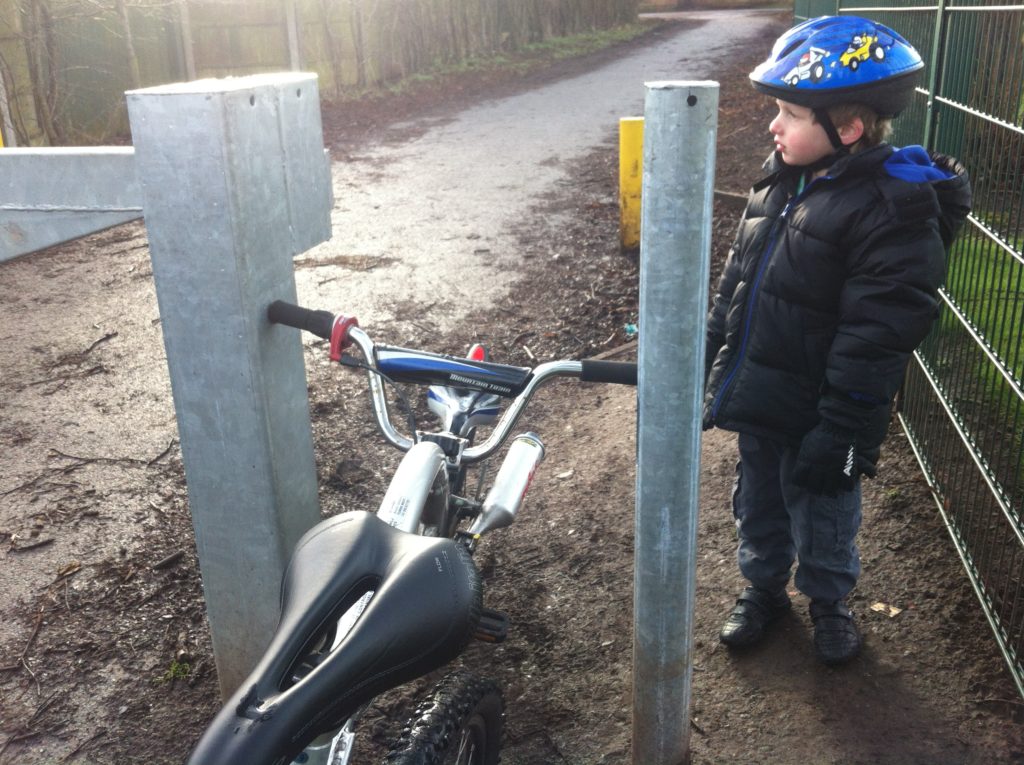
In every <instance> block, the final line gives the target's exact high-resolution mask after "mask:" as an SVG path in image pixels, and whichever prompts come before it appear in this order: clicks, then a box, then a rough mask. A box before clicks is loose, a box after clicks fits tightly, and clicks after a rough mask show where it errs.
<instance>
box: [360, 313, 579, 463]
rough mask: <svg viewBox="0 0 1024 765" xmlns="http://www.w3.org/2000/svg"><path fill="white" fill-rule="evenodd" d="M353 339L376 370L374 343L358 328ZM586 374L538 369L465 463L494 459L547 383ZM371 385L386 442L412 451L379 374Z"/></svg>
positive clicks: (563, 365)
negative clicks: (397, 424)
mask: <svg viewBox="0 0 1024 765" xmlns="http://www.w3.org/2000/svg"><path fill="white" fill-rule="evenodd" d="M348 337H349V339H350V340H351V341H352V342H353V343H355V344H356V345H358V346H359V350H360V351H361V352H362V354H363V357H364V358H365V359H366V363H367V364H368V365H369V366H371V367H373V368H376V366H377V357H376V350H375V345H374V342H373V340H372V339H371V338H370V336H369V335H367V334H366V333H365V332H364V331H363V330H362V329H360V328H359V327H358V326H355V325H352V326H350V327H349V328H348ZM582 371H583V364H582V363H581V362H579V361H549V362H545V363H543V364H540V365H538V366H537V368H536V369H534V370H533V374H532V375H531V376H530V381H529V382H528V383H527V384H526V387H525V388H524V389H523V391H522V393H520V394H519V395H518V396H516V397H515V398H514V399H513V400H512V403H511V404H510V405H509V407H508V408H507V409H506V410H505V413H504V414H503V415H502V417H501V419H500V420H498V423H497V424H496V425H495V426H494V430H493V431H491V435H490V437H488V439H487V440H486V441H484V442H483V443H482V444H480V445H479V446H472V447H470V448H468V449H466V450H465V451H463V452H462V462H464V463H466V464H472V463H474V462H480V461H481V460H484V459H487V458H488V457H490V456H491V454H493V453H494V452H495V451H496V450H497V449H498V448H499V447H500V446H501V445H502V444H503V443H504V442H505V440H506V439H507V438H508V436H509V433H511V431H512V428H513V427H515V424H516V422H517V421H518V420H519V418H520V416H522V413H523V410H524V409H525V408H526V405H527V404H528V403H529V401H530V399H531V398H532V397H533V394H534V393H535V392H536V390H537V389H538V388H539V387H540V386H541V385H543V384H545V383H546V382H548V381H550V380H551V379H553V378H555V377H579V376H580V374H581V373H582ZM366 376H367V380H368V382H369V385H370V403H371V404H372V406H373V413H374V416H375V417H376V418H377V427H378V428H379V429H380V432H381V434H382V435H383V436H384V438H385V440H386V441H387V442H388V443H390V444H391V445H392V446H395V447H397V448H398V449H401V450H402V451H409V449H411V448H412V447H413V445H414V444H415V441H414V440H413V439H411V438H409V437H407V436H404V435H402V434H401V433H399V432H398V431H397V430H396V429H395V427H394V425H392V424H391V417H390V415H389V413H388V402H387V397H386V396H385V394H384V384H383V383H382V382H381V378H380V376H379V375H377V374H376V372H371V371H368V372H367V373H366Z"/></svg>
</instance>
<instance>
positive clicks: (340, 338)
mask: <svg viewBox="0 0 1024 765" xmlns="http://www.w3.org/2000/svg"><path fill="white" fill-rule="evenodd" d="M358 326H359V321H358V320H357V319H356V317H355V316H346V315H345V314H343V313H339V314H338V315H337V316H335V317H334V325H333V326H332V327H331V361H341V354H342V353H344V352H345V349H346V348H348V347H349V346H350V345H352V341H351V340H349V337H348V331H349V330H350V329H352V327H358Z"/></svg>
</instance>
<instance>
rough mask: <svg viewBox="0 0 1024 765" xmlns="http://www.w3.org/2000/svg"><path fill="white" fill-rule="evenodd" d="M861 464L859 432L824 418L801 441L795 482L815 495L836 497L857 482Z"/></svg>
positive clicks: (794, 469) (861, 467)
mask: <svg viewBox="0 0 1024 765" xmlns="http://www.w3.org/2000/svg"><path fill="white" fill-rule="evenodd" d="M861 463H862V461H861V460H859V459H858V458H857V438H856V433H855V432H854V431H852V430H848V429H846V428H843V427H841V426H839V425H836V424H835V423H834V422H830V421H828V420H822V421H821V422H819V423H818V424H817V425H816V426H815V427H814V428H812V429H811V430H810V431H809V432H808V433H807V435H806V436H804V439H803V441H801V442H800V451H799V452H797V455H796V466H795V467H794V468H793V483H795V484H796V485H797V486H802V487H804V488H805V489H807V490H809V491H811V492H813V493H814V494H824V495H825V496H828V497H834V496H836V495H837V494H839V492H842V491H852V490H853V487H854V486H856V485H857V476H858V475H860V473H861V471H862V469H863V467H864V466H863V465H862V464H861ZM872 467H873V466H872ZM865 472H867V471H865Z"/></svg>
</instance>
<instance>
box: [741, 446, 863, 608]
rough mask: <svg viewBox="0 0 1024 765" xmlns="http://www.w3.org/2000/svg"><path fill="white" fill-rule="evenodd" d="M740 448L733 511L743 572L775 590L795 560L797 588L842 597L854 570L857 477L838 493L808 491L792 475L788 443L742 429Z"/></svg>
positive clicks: (858, 517) (793, 455)
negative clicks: (825, 493)
mask: <svg viewBox="0 0 1024 765" xmlns="http://www.w3.org/2000/svg"><path fill="white" fill-rule="evenodd" d="M739 451H740V460H739V463H738V464H737V466H736V484H735V486H734V488H733V515H734V517H735V519H736V529H737V532H738V536H739V552H738V558H739V566H740V571H741V572H742V574H743V576H745V577H746V578H747V579H748V580H749V581H750V583H751V584H753V585H754V586H756V587H762V588H764V589H766V590H771V591H773V592H774V591H778V590H780V589H782V588H783V587H785V586H786V584H787V582H788V581H789V576H790V569H791V568H792V566H793V563H794V562H796V563H797V569H796V576H795V579H794V581H795V583H796V587H797V589H798V590H800V592H802V593H803V594H804V595H806V596H807V597H809V598H810V599H811V600H820V601H825V602H833V601H836V600H841V599H843V598H845V597H846V596H847V594H848V593H849V592H850V590H852V589H853V586H854V585H855V584H856V583H857V577H859V576H860V552H859V551H858V549H857V545H856V542H855V538H856V536H857V530H858V529H859V528H860V522H861V498H860V483H859V482H858V483H857V486H856V487H855V488H854V489H853V491H850V492H845V493H842V494H840V495H839V496H837V497H824V496H821V495H818V494H812V493H810V492H808V491H807V490H805V489H802V488H800V487H799V486H795V485H794V484H793V482H792V480H791V476H792V474H793V466H794V464H795V462H796V453H797V450H796V449H795V448H792V447H788V446H785V445H783V444H781V443H777V442H775V441H770V440H768V439H764V438H758V437H756V436H750V435H746V434H742V433H741V434H740V437H739Z"/></svg>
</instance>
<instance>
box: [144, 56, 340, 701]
mask: <svg viewBox="0 0 1024 765" xmlns="http://www.w3.org/2000/svg"><path fill="white" fill-rule="evenodd" d="M127 96H128V114H129V119H130V121H131V128H132V137H133V141H134V143H135V160H136V172H137V175H138V179H139V184H140V186H141V189H142V197H143V208H144V210H145V218H146V228H147V230H148V233H149V244H150V254H151V258H152V263H153V277H154V280H155V283H156V290H157V300H158V302H159V305H160V317H161V320H162V326H163V334H164V344H165V347H166V350H167V365H168V367H169V369H170V375H171V387H172V390H173V393H174V404H175V408H176V410H177V414H178V428H179V433H180V437H181V449H182V455H183V458H184V463H185V475H186V480H187V482H188V492H189V505H190V508H191V512H192V520H193V524H194V526H195V533H196V547H197V550H198V553H199V564H200V569H201V571H202V575H203V590H204V595H205V598H206V603H207V611H208V614H209V619H210V631H211V633H212V635H213V649H214V657H215V659H216V662H217V669H218V674H219V677H220V687H221V692H222V693H223V694H224V695H225V696H227V695H228V694H229V693H230V692H231V691H232V690H234V689H235V688H236V687H237V686H238V685H239V683H241V681H242V680H243V679H244V678H245V675H246V674H247V673H248V671H249V670H250V669H251V668H252V666H253V665H254V664H255V662H256V660H257V659H258V657H259V656H260V654H261V653H262V651H263V649H264V648H265V647H266V644H267V642H268V639H269V637H270V634H271V631H272V630H273V628H274V626H275V625H276V623H277V618H278V593H279V586H280V580H281V575H282V573H283V571H284V568H285V565H286V563H287V560H288V557H289V555H290V553H291V550H292V547H293V545H294V543H295V542H296V540H297V539H298V538H299V536H300V535H301V534H302V533H303V532H304V531H305V530H306V529H308V528H309V527H310V526H312V525H313V524H314V523H316V522H317V520H319V510H318V503H317V485H316V472H315V467H314V462H313V447H312V437H311V430H310V421H309V407H308V401H307V396H306V377H305V368H304V364H303V357H302V347H301V343H300V341H299V338H298V335H297V333H295V332H294V331H292V330H285V329H281V328H278V327H273V326H272V325H270V324H269V323H268V322H267V320H266V317H265V313H266V307H267V305H269V304H270V302H271V301H273V300H274V299H277V298H280V299H284V300H294V299H295V282H294V277H293V267H292V256H294V255H295V254H297V253H299V252H302V251H303V250H305V249H307V248H308V247H310V246H312V245H313V244H316V243H318V242H321V241H324V240H325V239H327V238H328V237H329V236H330V206H331V205H330V170H329V167H328V163H327V159H326V157H325V154H324V149H323V136H322V132H321V123H320V102H319V96H318V92H317V82H316V76H315V75H311V74H294V73H288V74H274V75H256V76H252V77H241V78H232V79H227V80H202V81H198V82H193V83H184V84H176V85H165V86H160V87H156V88H149V89H144V90H138V91H133V92H129V93H128V94H127Z"/></svg>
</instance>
